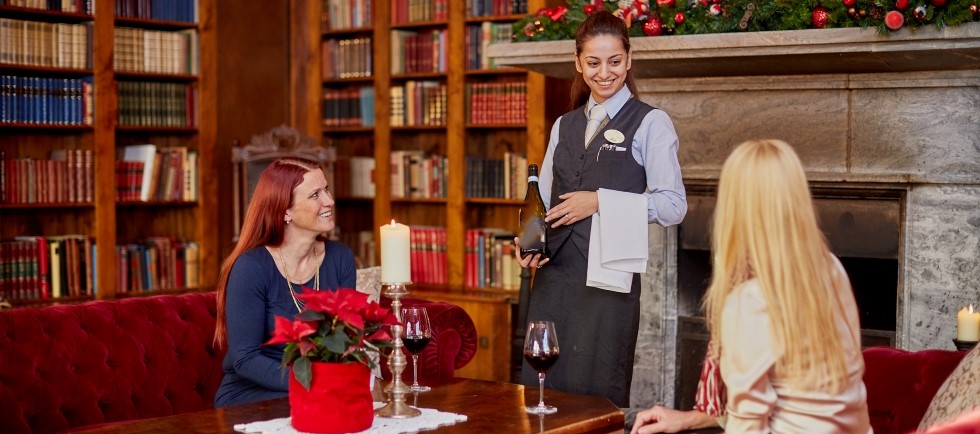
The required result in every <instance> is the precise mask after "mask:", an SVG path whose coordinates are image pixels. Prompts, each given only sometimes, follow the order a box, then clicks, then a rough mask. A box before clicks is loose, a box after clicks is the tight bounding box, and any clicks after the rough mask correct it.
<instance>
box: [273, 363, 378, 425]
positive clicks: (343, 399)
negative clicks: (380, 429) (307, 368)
mask: <svg viewBox="0 0 980 434" xmlns="http://www.w3.org/2000/svg"><path fill="white" fill-rule="evenodd" d="M312 371H313V379H312V381H311V382H310V390H306V388H304V387H303V385H302V384H300V383H299V381H296V376H294V375H293V373H292V372H290V373H289V414H290V416H292V423H293V428H295V429H296V430H297V431H303V432H310V433H329V434H334V433H337V434H340V433H350V432H359V431H364V430H366V429H368V428H370V427H371V424H372V423H373V422H374V398H373V397H372V396H371V370H370V369H368V367H367V366H364V365H363V364H360V363H323V362H314V363H313V364H312Z"/></svg>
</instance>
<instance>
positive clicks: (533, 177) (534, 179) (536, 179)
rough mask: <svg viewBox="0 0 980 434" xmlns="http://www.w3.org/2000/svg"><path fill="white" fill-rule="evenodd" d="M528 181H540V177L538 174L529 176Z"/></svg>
mask: <svg viewBox="0 0 980 434" xmlns="http://www.w3.org/2000/svg"><path fill="white" fill-rule="evenodd" d="M527 182H538V177H537V176H528V177H527Z"/></svg>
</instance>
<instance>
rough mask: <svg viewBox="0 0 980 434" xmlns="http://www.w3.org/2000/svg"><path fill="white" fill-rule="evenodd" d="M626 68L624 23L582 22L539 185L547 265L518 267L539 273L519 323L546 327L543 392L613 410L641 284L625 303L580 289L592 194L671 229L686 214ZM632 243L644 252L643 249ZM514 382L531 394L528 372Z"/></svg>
mask: <svg viewBox="0 0 980 434" xmlns="http://www.w3.org/2000/svg"><path fill="white" fill-rule="evenodd" d="M630 66H631V51H630V40H629V34H628V33H627V29H626V25H625V24H624V23H623V21H622V20H621V19H619V18H617V17H616V16H614V15H612V14H611V13H608V12H605V11H602V12H598V13H595V14H592V15H590V16H589V17H588V18H587V19H586V20H585V21H584V22H583V23H582V25H581V26H580V27H579V28H578V30H577V31H576V34H575V69H576V70H577V71H578V72H579V75H577V76H576V77H575V82H574V83H573V84H572V95H571V96H572V107H574V109H573V110H572V111H570V112H568V113H566V114H564V115H562V116H561V117H560V118H558V120H557V121H556V122H555V124H554V126H553V127H552V129H551V139H550V141H549V142H548V149H547V151H546V152H545V157H544V162H543V164H542V168H541V176H540V180H539V183H538V187H539V188H540V191H541V196H542V198H543V199H544V202H545V206H546V207H547V208H548V209H549V210H548V213H547V216H546V218H545V220H546V221H547V222H548V223H549V224H550V229H549V231H548V237H549V238H548V249H549V251H548V257H547V258H543V257H542V256H541V255H534V256H527V257H524V258H520V262H521V266H523V267H525V268H526V267H534V268H540V269H539V270H538V272H537V273H536V276H535V280H534V284H533V286H532V290H531V296H530V302H529V306H528V319H531V320H548V321H553V322H554V323H555V327H556V334H557V337H558V343H559V346H560V348H561V353H560V356H559V357H558V362H557V363H556V364H555V365H554V367H552V368H551V369H550V370H549V371H548V375H547V377H546V379H545V386H546V387H548V388H551V389H556V390H561V391H566V392H572V393H580V394H586V395H595V396H603V397H606V398H608V399H609V400H610V401H612V402H613V403H615V404H616V405H618V406H620V407H629V406H630V402H629V397H630V382H631V381H632V379H633V353H634V349H635V348H636V335H637V329H638V327H639V322H640V279H639V275H638V274H635V273H634V274H633V275H632V284H631V286H630V287H629V288H627V290H628V292H625V293H624V292H613V291H607V290H605V289H600V288H597V287H593V286H588V285H587V284H586V280H587V277H586V274H587V271H586V269H587V265H588V252H589V244H590V242H591V241H593V240H591V239H590V238H591V234H590V233H591V227H592V215H593V214H595V213H596V212H598V210H599V194H598V190H599V189H600V188H602V189H610V190H617V191H620V192H626V193H632V194H636V195H643V197H644V198H645V200H646V205H647V206H646V212H647V216H646V217H647V218H646V221H647V222H648V223H658V224H660V225H663V226H669V225H675V224H678V223H680V222H681V220H682V219H683V218H684V215H685V214H686V213H687V199H686V194H685V191H684V184H683V182H682V180H681V169H680V164H679V163H678V161H677V146H678V143H677V133H676V132H675V131H674V126H673V124H672V123H671V121H670V118H669V117H668V116H667V114H666V113H664V112H663V111H661V110H659V109H656V108H654V107H651V106H650V105H648V104H646V103H643V102H642V101H640V100H639V99H638V98H636V94H637V90H636V84H635V82H634V80H633V76H632V74H631V73H630ZM610 142H615V143H617V145H610V144H609V143H610ZM604 218H616V215H611V216H604ZM641 221H642V217H641ZM636 242H637V243H642V244H643V246H644V247H643V248H644V249H645V246H646V244H647V240H646V239H637V240H636ZM546 264H547V265H546ZM521 380H522V383H524V384H526V385H529V386H537V384H538V379H537V374H536V372H535V371H534V370H533V369H531V367H530V366H529V365H528V364H527V362H525V363H524V367H523V370H522V377H521Z"/></svg>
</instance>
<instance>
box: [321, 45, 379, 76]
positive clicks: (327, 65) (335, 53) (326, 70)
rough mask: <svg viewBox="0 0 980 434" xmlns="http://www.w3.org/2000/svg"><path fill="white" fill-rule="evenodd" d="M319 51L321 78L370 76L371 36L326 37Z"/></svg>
mask: <svg viewBox="0 0 980 434" xmlns="http://www.w3.org/2000/svg"><path fill="white" fill-rule="evenodd" d="M320 52H321V53H320V54H321V56H320V74H321V78H322V79H323V80H332V79H337V78H361V77H370V76H371V68H372V66H371V38H349V39H327V40H325V41H323V42H321V43H320Z"/></svg>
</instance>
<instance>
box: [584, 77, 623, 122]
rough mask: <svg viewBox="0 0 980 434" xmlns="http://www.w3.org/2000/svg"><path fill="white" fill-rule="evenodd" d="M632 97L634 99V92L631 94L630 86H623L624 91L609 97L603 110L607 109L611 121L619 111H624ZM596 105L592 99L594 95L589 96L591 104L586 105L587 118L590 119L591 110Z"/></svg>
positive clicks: (603, 104) (604, 103) (603, 105)
mask: <svg viewBox="0 0 980 434" xmlns="http://www.w3.org/2000/svg"><path fill="white" fill-rule="evenodd" d="M632 97H633V92H630V89H629V86H626V85H625V84H623V88H622V89H620V90H619V91H618V92H616V94H615V95H613V96H611V97H609V99H607V100H606V101H605V102H603V103H602V108H604V109H606V114H608V115H609V119H612V118H614V117H616V114H617V113H619V110H620V109H622V108H623V106H624V105H626V101H629V99H630V98H632ZM596 104H598V103H597V102H595V99H593V98H592V95H589V102H588V103H587V104H586V105H585V117H586V118H588V117H589V110H591V109H592V107H593V106H595V105H596Z"/></svg>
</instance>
